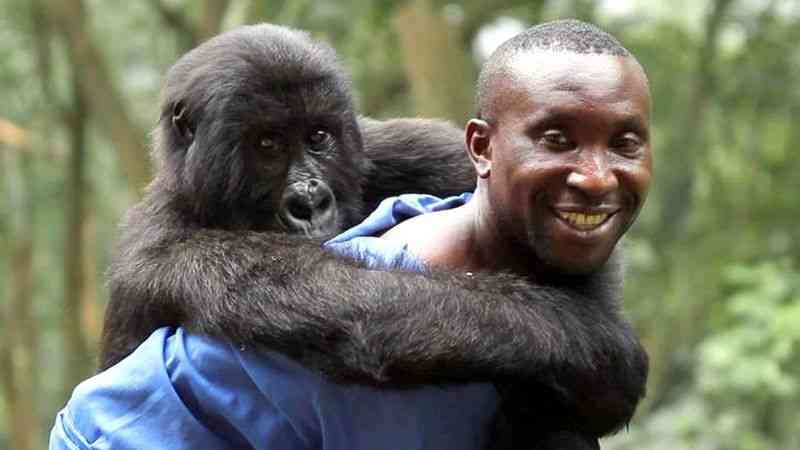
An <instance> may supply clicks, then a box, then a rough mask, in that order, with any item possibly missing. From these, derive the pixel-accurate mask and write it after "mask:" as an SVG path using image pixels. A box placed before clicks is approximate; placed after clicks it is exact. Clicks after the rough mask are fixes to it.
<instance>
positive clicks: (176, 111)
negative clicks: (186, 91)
mask: <svg viewBox="0 0 800 450" xmlns="http://www.w3.org/2000/svg"><path fill="white" fill-rule="evenodd" d="M172 127H173V128H174V129H175V132H176V133H177V134H178V136H180V137H181V139H183V140H184V141H186V142H187V143H191V142H192V141H193V140H194V127H193V126H192V124H191V123H189V113H188V112H187V111H186V107H185V106H184V104H183V102H176V103H175V105H174V106H173V107H172Z"/></svg>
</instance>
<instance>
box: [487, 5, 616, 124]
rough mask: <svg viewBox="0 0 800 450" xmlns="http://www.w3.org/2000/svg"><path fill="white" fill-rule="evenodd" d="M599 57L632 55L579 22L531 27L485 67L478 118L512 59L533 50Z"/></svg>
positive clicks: (495, 53)
mask: <svg viewBox="0 0 800 450" xmlns="http://www.w3.org/2000/svg"><path fill="white" fill-rule="evenodd" d="M534 49H536V50H547V51H553V52H570V53H579V54H590V53H592V54H600V55H613V56H623V57H629V56H631V53H630V52H629V51H628V49H626V48H625V47H623V46H622V44H620V42H619V41H618V40H617V39H616V38H615V37H614V36H611V35H610V34H608V33H606V32H605V31H603V30H601V29H600V28H597V27H596V26H594V25H592V24H589V23H586V22H582V21H580V20H576V19H564V20H556V21H553V22H547V23H543V24H539V25H536V26H533V27H531V28H528V29H527V30H525V31H523V32H522V33H519V34H518V35H516V36H514V37H512V38H511V39H509V40H507V41H505V42H504V43H503V44H502V45H500V47H498V48H497V50H495V51H494V52H493V53H492V55H491V56H489V59H487V60H486V62H485V63H484V65H483V68H482V69H481V73H480V76H479V77H478V92H477V99H476V102H477V106H478V117H480V116H481V112H483V111H484V110H485V109H486V106H488V105H485V104H484V102H485V101H486V98H485V96H486V93H487V92H488V90H489V85H490V83H491V82H492V80H493V79H494V78H495V77H496V76H497V75H499V74H501V73H503V72H504V71H505V70H507V67H508V64H509V62H510V61H511V59H512V58H513V57H514V56H515V55H517V54H518V53H521V52H524V51H530V50H534Z"/></svg>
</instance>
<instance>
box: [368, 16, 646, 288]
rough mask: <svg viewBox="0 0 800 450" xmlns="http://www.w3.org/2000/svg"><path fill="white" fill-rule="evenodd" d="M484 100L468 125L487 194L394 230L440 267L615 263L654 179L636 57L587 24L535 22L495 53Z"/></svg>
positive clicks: (532, 270)
mask: <svg viewBox="0 0 800 450" xmlns="http://www.w3.org/2000/svg"><path fill="white" fill-rule="evenodd" d="M576 36H580V37H582V39H578V38H576ZM478 107H479V118H477V119H472V120H470V121H469V123H468V124H467V127H466V144H467V151H468V154H469V156H470V158H471V159H472V161H473V164H474V165H475V168H476V171H477V173H478V184H477V190H476V191H475V195H474V196H473V197H472V199H471V200H470V201H469V202H467V203H466V204H464V205H463V206H461V207H458V208H455V209H450V210H447V211H441V212H436V213H433V214H426V215H424V216H419V217H416V218H414V219H412V220H408V221H406V222H404V223H402V224H401V225H399V226H397V227H395V228H394V229H392V230H390V231H389V232H388V233H386V234H385V235H384V238H387V239H393V240H399V241H403V242H405V243H407V245H408V249H409V252H410V253H412V254H414V255H416V256H417V257H419V258H421V259H422V260H424V261H426V262H427V263H428V264H430V265H432V266H443V267H448V268H451V269H465V270H508V271H512V272H515V273H517V274H521V275H524V276H529V277H532V278H533V279H535V280H537V281H540V282H541V281H544V280H546V279H547V278H549V277H550V276H558V275H561V274H564V273H570V274H576V273H578V274H580V273H589V272H592V271H595V270H597V269H598V268H600V267H601V266H602V265H604V264H605V263H606V261H607V260H608V258H609V256H610V255H611V253H612V251H613V250H614V247H615V245H616V243H617V241H618V240H619V239H620V238H621V237H622V235H623V234H624V233H625V232H626V231H627V229H628V228H629V227H630V225H631V224H632V223H633V221H634V220H635V219H636V216H637V214H638V213H639V210H640V209H641V207H642V204H643V203H644V200H645V198H646V196H647V190H648V187H649V184H650V177H651V170H652V169H651V154H650V141H649V121H650V93H649V87H648V82H647V77H646V75H645V73H644V71H643V70H642V68H641V66H640V65H639V63H638V62H637V61H636V59H635V58H634V57H633V56H632V55H631V54H630V53H629V52H628V51H627V50H625V49H624V48H623V47H622V46H621V45H620V44H619V43H618V42H617V41H616V40H614V38H612V37H611V36H609V35H608V34H606V33H603V32H602V31H600V30H597V29H596V28H594V27H592V26H591V25H588V24H585V23H581V22H578V21H571V20H570V21H559V22H553V23H550V24H545V25H541V26H538V27H534V28H532V29H530V30H528V31H526V32H523V33H521V34H519V35H517V36H516V37H514V38H512V39H511V40H509V41H507V42H506V43H504V44H503V45H502V46H501V47H500V48H499V49H498V50H497V51H496V52H495V53H494V54H493V55H492V56H491V57H490V58H489V60H488V61H487V63H486V64H485V66H484V68H483V70H482V72H481V76H480V80H479V86H478ZM454 236H455V237H456V238H454Z"/></svg>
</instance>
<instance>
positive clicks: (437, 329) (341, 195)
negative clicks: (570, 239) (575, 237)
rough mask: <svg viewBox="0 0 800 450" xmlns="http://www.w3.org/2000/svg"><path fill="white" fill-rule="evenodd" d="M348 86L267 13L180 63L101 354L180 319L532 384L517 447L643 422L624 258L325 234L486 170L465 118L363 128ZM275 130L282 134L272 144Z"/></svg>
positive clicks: (410, 379)
mask: <svg viewBox="0 0 800 450" xmlns="http://www.w3.org/2000/svg"><path fill="white" fill-rule="evenodd" d="M349 89H350V87H349V84H348V82H347V80H346V79H345V78H344V76H343V75H342V71H341V70H340V69H339V68H338V65H337V63H336V61H335V56H334V55H333V51H332V50H331V49H330V48H328V47H326V46H324V45H323V44H320V43H318V42H315V41H313V40H311V39H310V38H309V37H308V36H307V35H305V34H304V33H300V32H297V31H293V30H287V29H284V28H280V27H274V26H268V25H259V26H253V27H244V28H240V29H237V30H235V31H232V32H229V33H226V34H223V35H221V36H219V37H217V38H214V39H212V40H211V41H209V42H207V43H205V44H203V45H202V46H200V47H199V48H197V49H195V50H194V51H192V52H190V53H189V54H187V55H186V56H184V57H183V58H182V59H181V60H180V61H179V62H178V63H177V64H176V65H175V66H174V67H173V68H172V69H171V71H170V73H169V75H168V79H167V83H166V87H165V91H164V98H163V105H162V117H161V121H160V123H159V128H158V131H157V139H156V148H155V151H156V154H157V156H158V158H159V159H160V163H161V167H160V170H159V172H158V175H157V177H156V179H155V180H154V181H153V183H152V184H151V185H150V187H149V191H148V193H147V195H146V197H145V199H144V200H143V201H142V202H141V203H140V204H138V205H136V206H135V207H133V208H132V209H131V210H130V211H129V214H128V216H127V218H126V221H125V223H124V224H123V226H122V235H121V239H120V241H119V244H118V247H117V249H116V253H115V256H114V259H113V263H112V267H111V270H110V289H111V302H110V304H109V305H108V308H107V313H106V319H105V320H106V321H105V327H104V332H103V339H102V354H101V367H102V368H106V367H109V366H110V365H112V364H114V363H116V362H117V361H119V360H120V359H121V358H123V357H124V356H126V355H127V354H129V353H130V352H131V351H132V350H133V349H134V348H135V347H136V346H137V345H138V344H139V343H141V342H142V341H143V340H144V339H145V338H146V337H147V336H148V335H149V334H150V333H151V332H152V331H153V330H154V329H156V328H158V327H160V326H164V325H178V324H182V325H185V326H187V327H189V328H190V329H192V330H194V331H198V332H202V333H208V334H211V335H214V336H219V337H222V338H225V339H229V340H232V341H234V342H237V343H240V344H242V345H257V346H263V347H267V348H270V349H273V350H278V351H281V352H283V353H285V354H287V355H289V356H291V357H293V358H295V359H297V360H298V361H300V362H302V363H303V364H305V365H306V366H308V367H310V368H312V369H316V370H320V371H322V372H324V373H326V374H328V375H329V376H331V377H333V378H334V379H337V380H340V381H343V382H357V383H364V384H371V385H379V386H411V385H418V384H428V383H434V384H435V383H450V382H462V381H486V382H494V383H497V385H498V386H499V387H500V388H501V392H502V393H505V392H514V394H513V395H509V394H503V397H504V402H506V403H508V404H512V403H513V408H512V409H509V408H505V407H504V415H503V416H502V417H501V421H500V422H498V430H500V432H502V430H504V429H506V430H508V428H503V427H504V426H506V425H509V424H512V425H513V426H512V428H511V429H513V434H510V433H511V432H510V431H509V434H507V435H505V436H504V437H505V440H502V441H500V440H499V441H498V442H504V443H503V444H502V445H503V446H504V447H506V448H516V447H519V448H522V447H523V446H524V447H525V448H533V445H531V443H532V442H536V440H537V439H540V435H542V434H547V433H549V432H551V431H553V430H555V432H556V434H553V436H561V435H562V434H558V433H559V432H560V431H566V432H567V433H566V434H567V435H569V434H570V433H569V432H570V431H572V430H577V431H578V432H579V433H580V435H581V436H583V435H586V436H589V438H588V439H589V441H592V442H594V444H596V439H597V437H598V436H600V435H603V434H606V433H609V432H612V431H614V430H617V429H619V428H620V427H622V426H623V425H625V424H626V423H627V422H628V421H629V420H630V418H631V416H632V415H633V412H634V409H635V407H636V405H637V403H638V401H639V400H640V398H641V397H642V396H643V394H644V384H645V379H646V375H647V359H646V354H645V353H644V351H643V349H642V348H641V346H640V344H639V342H638V340H637V338H636V336H635V334H634V333H633V331H632V329H631V327H630V326H629V324H628V323H627V322H625V320H624V319H623V318H622V317H621V315H620V313H619V310H618V298H617V297H618V294H619V271H618V270H617V267H616V264H615V263H614V262H613V261H612V262H611V263H609V264H608V267H606V269H605V270H603V271H602V272H601V273H597V274H593V275H590V276H581V277H564V278H560V279H553V280H549V282H547V283H540V284H538V285H532V284H531V283H530V282H529V281H527V280H524V279H520V278H519V277H515V276H511V275H508V274H502V273H500V274H489V273H476V274H459V273H449V272H444V271H436V272H433V273H426V274H420V273H408V272H400V271H375V270H367V269H365V268H363V267H362V266H361V265H359V264H358V263H356V262H352V261H347V260H342V259H340V258H337V257H335V256H333V255H331V254H329V253H328V252H326V251H324V250H322V249H321V247H320V245H319V243H320V240H321V239H322V238H323V237H326V236H324V235H323V234H325V233H328V232H331V231H338V230H340V229H342V228H344V227H346V226H349V225H352V224H353V223H356V222H357V221H359V220H360V219H361V218H363V217H364V215H365V214H366V213H367V212H368V211H369V210H370V209H371V208H372V207H373V206H374V205H375V204H376V202H377V201H378V200H379V199H381V198H382V197H383V196H385V195H389V194H396V193H399V192H412V191H416V192H426V193H433V194H440V195H447V194H451V193H457V192H462V191H464V190H470V189H472V187H473V186H474V178H475V175H474V171H473V170H472V168H471V167H470V166H469V163H468V161H467V158H465V157H464V156H463V150H462V149H463V143H462V135H461V133H460V132H459V131H458V130H456V129H454V128H452V127H449V126H447V125H445V124H443V123H439V122H431V121H421V120H400V121H387V122H379V121H372V120H369V119H362V120H361V122H360V127H359V123H358V122H357V121H356V118H355V116H354V114H353V108H352V104H351V99H350V95H349ZM320 128H321V129H324V130H326V131H328V132H329V135H330V139H329V140H327V141H326V146H325V150H324V152H323V151H317V150H319V149H317V150H314V151H311V150H309V148H310V147H309V145H310V144H308V142H307V139H306V136H310V134H309V130H311V131H310V133H311V134H313V133H314V131H313V130H316V129H320ZM359 128H360V129H361V131H363V136H364V141H365V143H366V151H363V150H362V141H361V134H360V132H359ZM264 133H267V135H269V136H273V137H274V139H272V138H270V140H269V142H267V144H274V143H275V142H277V141H280V145H278V146H277V147H273V146H272V145H266V146H265V145H262V144H263V143H264V142H265V141H264V140H263V139H262V140H259V138H260V137H262V136H264V135H265V134H264ZM264 148H268V150H267V151H266V153H267V154H266V155H264ZM272 152H275V153H272ZM293 179H296V180H299V181H298V182H299V183H301V184H302V183H306V184H305V185H304V186H305V187H304V189H305V188H307V187H308V182H309V180H311V179H314V180H319V182H320V183H324V184H325V185H326V186H327V187H329V189H330V191H331V192H332V195H333V197H334V198H332V199H330V201H332V202H333V204H334V205H335V206H334V207H333V208H335V211H334V212H335V216H336V218H335V220H334V221H333V222H330V224H333V225H331V227H332V228H331V229H330V230H322V231H320V230H316V231H315V230H311V231H309V229H295V228H292V227H290V226H287V225H286V223H284V222H282V221H281V220H280V219H279V217H280V215H281V214H283V213H284V212H285V211H284V210H283V208H284V202H283V200H282V199H283V198H284V197H283V196H284V195H285V192H286V191H287V190H289V189H290V188H291V186H292V185H293V184H291V183H289V181H290V180H293ZM315 183H316V182H315ZM304 201H305V200H304ZM309 205H310V206H309V208H310V210H314V209H315V208H317V207H318V206H316V205H315V204H314V203H313V202H311V203H309ZM331 211H332V210H331V209H330V208H328V209H326V214H327V213H331V214H334V213H333V212H331ZM309 214H312V213H309ZM333 228H335V229H336V230H333ZM309 236H313V238H309ZM523 384H528V385H529V389H519V386H520V385H523ZM508 386H511V387H513V388H507V387H508ZM525 392H526V393H527V395H529V397H525V395H523V393H525ZM526 399H530V402H528V401H526ZM529 403H530V405H532V406H531V407H532V408H533V410H532V411H531V415H527V413H526V412H525V405H528V404H529ZM536 405H541V406H542V408H543V411H547V412H546V414H547V416H546V417H545V418H542V417H541V415H538V416H537V413H536V411H535V409H536ZM529 409H530V408H529ZM528 425H531V426H528ZM526 427H527V428H526ZM526 429H527V430H535V432H534V431H530V434H528V433H527V432H526V433H525V434H522V431H521V430H526ZM539 432H541V433H540V434H536V433H539ZM574 436H577V434H576V435H574ZM559 439H560V438H559ZM548 445H549V444H548ZM559 445H560V444H559ZM541 448H545V447H541ZM548 448H559V447H548ZM562 448H570V447H562ZM575 448H582V447H575ZM587 448H593V447H587Z"/></svg>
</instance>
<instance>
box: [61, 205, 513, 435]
mask: <svg viewBox="0 0 800 450" xmlns="http://www.w3.org/2000/svg"><path fill="white" fill-rule="evenodd" d="M468 198H469V194H465V195H462V196H460V197H451V198H449V199H445V200H440V199H438V198H436V197H431V196H426V195H403V196H400V197H395V198H391V199H387V200H385V201H384V202H383V203H381V205H380V206H379V207H378V209H377V210H376V211H375V212H374V213H373V214H372V215H370V217H368V218H367V219H366V220H365V221H364V222H363V223H361V224H360V225H358V226H356V227H354V228H352V229H350V230H348V231H346V232H344V233H343V234H341V235H339V236H337V237H336V238H334V239H332V240H330V241H328V242H327V243H326V246H328V247H329V248H331V249H333V250H335V251H337V252H339V253H341V254H347V255H353V256H354V257H357V258H359V259H361V260H363V261H366V263H367V264H368V265H370V266H372V267H376V268H377V267H390V266H400V267H405V268H408V269H421V267H422V266H421V264H420V262H419V261H418V260H416V259H415V258H414V257H413V256H412V255H410V254H408V253H406V252H405V251H404V246H403V245H402V244H400V243H397V242H390V241H387V240H382V239H380V238H376V237H373V235H375V234H378V233H381V232H383V231H385V230H386V229H388V228H391V227H392V226H394V225H395V224H397V223H399V222H401V221H402V220H405V219H406V218H408V217H413V216H415V215H419V214H424V213H426V212H430V211H437V210H441V209H448V208H452V207H455V206H458V205H460V204H463V203H464V202H466V200H467V199H468ZM496 408H497V394H496V391H495V390H494V388H493V386H491V385H488V384H477V383H474V384H464V385H452V386H446V387H437V386H423V387H419V388H416V389H404V390H394V389H377V388H371V387H366V386H359V385H342V384H336V383H333V382H330V381H328V380H327V379H325V378H324V377H322V376H321V375H320V374H318V373H316V372H313V371H310V370H308V369H306V368H304V367H303V366H301V365H299V364H298V363H296V362H295V361H293V360H291V359H289V358H287V357H285V356H283V355H281V354H278V353H272V352H258V351H255V350H253V349H247V348H240V347H237V346H235V345H233V344H230V343H228V342H225V341H221V340H216V339H213V338H209V337H206V336H201V335H196V334H192V333H189V332H188V331H186V330H184V329H182V328H177V329H173V328H161V329H159V330H157V331H155V332H154V333H153V334H152V335H151V336H150V337H149V338H148V339H147V340H146V341H145V342H144V343H143V344H142V345H141V346H140V347H139V348H138V349H137V350H136V351H135V352H134V353H133V354H131V355H130V356H129V357H128V358H126V359H125V360H123V361H122V362H120V363H119V364H117V365H116V366H114V367H112V368H110V369H108V370H106V371H105V372H103V373H100V374H98V375H96V376H94V377H92V378H90V379H88V380H86V381H84V382H83V383H81V384H80V385H78V387H76V388H75V391H74V392H73V394H72V398H71V399H70V400H69V402H68V403H67V405H66V407H64V409H63V410H61V411H60V412H59V413H58V416H57V417H56V423H55V426H54V427H53V430H52V432H51V435H50V449H51V450H55V449H115V450H125V449H162V448H169V449H204V450H222V449H265V450H272V449H275V450H294V449H325V450H359V449H362V450H383V449H385V450H389V449H395V450H413V449H437V450H447V449H454V450H455V449H458V450H469V449H481V448H485V447H486V444H487V443H488V438H489V430H490V423H491V420H492V418H493V416H494V413H495V411H496Z"/></svg>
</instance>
